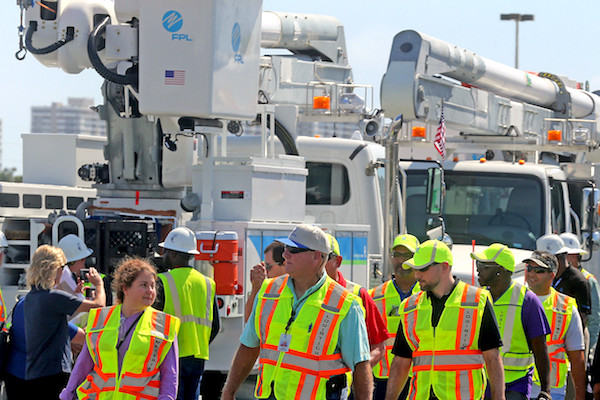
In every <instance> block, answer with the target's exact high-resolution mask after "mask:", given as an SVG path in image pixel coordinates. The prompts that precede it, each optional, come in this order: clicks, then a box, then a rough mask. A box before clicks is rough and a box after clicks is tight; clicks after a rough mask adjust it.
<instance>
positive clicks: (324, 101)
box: [313, 96, 331, 110]
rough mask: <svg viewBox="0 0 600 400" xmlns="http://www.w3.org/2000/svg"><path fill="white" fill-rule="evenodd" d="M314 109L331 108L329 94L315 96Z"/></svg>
mask: <svg viewBox="0 0 600 400" xmlns="http://www.w3.org/2000/svg"><path fill="white" fill-rule="evenodd" d="M313 109H315V110H329V109H331V99H330V98H329V96H315V97H313Z"/></svg>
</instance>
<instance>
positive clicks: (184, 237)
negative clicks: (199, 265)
mask: <svg viewBox="0 0 600 400" xmlns="http://www.w3.org/2000/svg"><path fill="white" fill-rule="evenodd" d="M158 245H159V246H160V247H164V248H165V249H168V250H173V251H178V252H180V253H187V254H200V253H199V252H198V250H196V249H197V242H196V235H195V234H194V232H193V231H192V230H191V229H190V228H187V227H185V226H180V227H178V228H175V229H173V230H172V231H171V232H169V234H168V235H167V238H166V239H165V241H164V242H162V243H159V244H158Z"/></svg>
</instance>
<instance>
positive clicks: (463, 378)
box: [400, 281, 488, 400]
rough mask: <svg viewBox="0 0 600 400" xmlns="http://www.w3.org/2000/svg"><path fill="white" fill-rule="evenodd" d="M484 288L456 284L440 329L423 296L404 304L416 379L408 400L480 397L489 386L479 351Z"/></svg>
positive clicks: (403, 315)
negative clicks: (433, 324)
mask: <svg viewBox="0 0 600 400" xmlns="http://www.w3.org/2000/svg"><path fill="white" fill-rule="evenodd" d="M487 298H488V293H487V291H486V290H484V289H481V288H477V287H474V286H470V285H467V284H466V283H464V282H460V281H459V282H458V283H457V285H456V287H455V288H454V290H452V293H450V296H449V297H448V299H447V300H446V303H445V306H444V310H443V311H442V315H441V316H440V320H439V322H438V325H437V327H436V328H435V329H434V328H433V327H432V325H431V316H432V312H433V308H432V305H431V300H430V299H429V297H428V296H427V294H426V293H425V292H419V293H417V294H413V295H412V296H410V297H409V298H407V299H406V300H404V302H402V304H401V306H400V318H401V319H402V324H401V326H402V329H403V333H404V336H405V337H406V341H407V342H408V345H409V346H410V348H411V349H412V351H413V353H412V357H413V358H412V372H413V378H412V380H411V384H410V392H409V394H408V399H410V400H428V399H429V396H430V392H431V390H432V389H433V392H434V393H435V395H436V396H437V398H439V399H457V400H466V399H481V398H482V397H483V394H484V391H485V385H486V379H485V371H484V359H483V355H482V353H481V350H480V349H479V348H478V342H479V332H480V328H481V321H482V318H483V312H484V309H485V304H486V301H487Z"/></svg>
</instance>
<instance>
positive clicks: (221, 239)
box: [196, 231, 242, 295]
mask: <svg viewBox="0 0 600 400" xmlns="http://www.w3.org/2000/svg"><path fill="white" fill-rule="evenodd" d="M196 241H197V245H198V251H199V252H200V254H198V255H196V260H203V261H208V262H209V263H211V264H212V266H213V268H214V274H215V275H214V277H215V282H216V284H217V294H218V295H230V294H239V293H241V291H242V288H241V286H240V285H238V280H237V278H238V235H237V232H233V231H223V232H219V231H201V232H197V233H196Z"/></svg>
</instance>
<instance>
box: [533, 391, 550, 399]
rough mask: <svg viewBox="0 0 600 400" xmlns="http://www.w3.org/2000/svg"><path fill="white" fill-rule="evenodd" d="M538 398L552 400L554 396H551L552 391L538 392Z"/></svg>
mask: <svg viewBox="0 0 600 400" xmlns="http://www.w3.org/2000/svg"><path fill="white" fill-rule="evenodd" d="M537 400H552V396H550V393H547V392H540V394H538V397H537Z"/></svg>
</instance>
